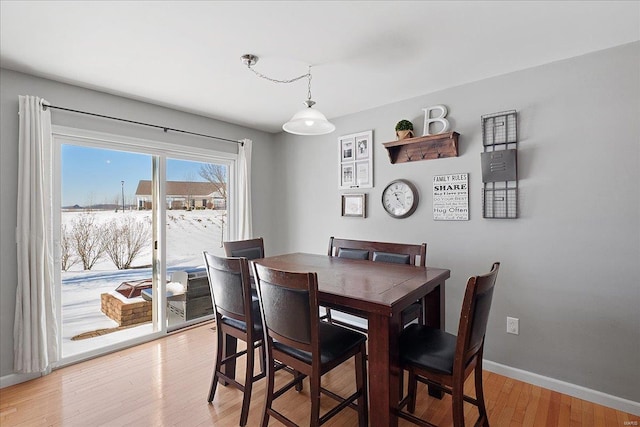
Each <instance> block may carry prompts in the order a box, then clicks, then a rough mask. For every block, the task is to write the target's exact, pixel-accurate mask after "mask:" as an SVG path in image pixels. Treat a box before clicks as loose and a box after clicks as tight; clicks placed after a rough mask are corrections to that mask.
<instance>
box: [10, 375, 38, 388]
mask: <svg viewBox="0 0 640 427" xmlns="http://www.w3.org/2000/svg"><path fill="white" fill-rule="evenodd" d="M41 376H42V373H40V372H36V373H34V374H9V375H5V376H3V377H0V388H5V387H9V386H11V385H15V384H20V383H23V382H25V381H29V380H33V379H36V378H40V377H41Z"/></svg>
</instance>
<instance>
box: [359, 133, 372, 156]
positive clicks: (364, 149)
mask: <svg viewBox="0 0 640 427" xmlns="http://www.w3.org/2000/svg"><path fill="white" fill-rule="evenodd" d="M370 143H371V138H368V137H366V136H360V137H357V138H356V160H363V159H368V158H369V144H370Z"/></svg>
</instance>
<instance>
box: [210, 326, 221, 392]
mask: <svg viewBox="0 0 640 427" xmlns="http://www.w3.org/2000/svg"><path fill="white" fill-rule="evenodd" d="M217 335H218V344H217V345H216V347H217V349H216V360H215V363H214V365H213V366H214V367H213V378H212V379H211V388H210V389H209V398H208V399H207V401H208V402H209V403H211V402H213V398H214V396H215V394H216V387H217V386H218V372H220V370H221V369H222V355H223V350H224V348H223V347H224V346H223V344H222V343H223V342H224V337H223V335H224V334H222V332H220V330H218V334H217Z"/></svg>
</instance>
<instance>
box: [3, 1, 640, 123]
mask: <svg viewBox="0 0 640 427" xmlns="http://www.w3.org/2000/svg"><path fill="white" fill-rule="evenodd" d="M639 39H640V2H639V1H512V2H507V1H413V2H403V1H256V2H245V1H228V2H227V1H159V2H153V1H105V2H101V1H44V2H40V1H4V0H2V1H0V65H1V66H2V67H4V68H8V69H12V70H17V71H22V72H26V73H29V74H34V75H37V76H42V77H47V78H50V79H53V80H58V81H62V82H67V83H71V84H74V85H78V86H82V87H87V88H92V89H97V90H100V91H104V92H108V93H112V94H117V95H122V96H126V97H129V98H133V99H138V100H143V101H146V102H150V103H153V104H157V105H162V106H166V107H172V108H175V109H179V110H183V111H187V112H191V113H196V114H200V115H204V116H207V117H212V118H216V119H220V120H224V121H228V122H231V123H236V124H240V125H244V126H248V127H251V128H255V129H261V130H264V131H267V132H274V133H275V132H280V131H281V126H282V124H283V123H284V122H286V121H287V120H288V119H289V118H290V117H291V116H292V115H293V113H294V112H296V111H297V110H299V109H301V108H303V104H302V102H303V101H304V100H305V99H306V97H307V81H306V79H303V80H300V81H297V82H295V83H291V84H276V83H272V82H270V81H267V80H264V79H260V78H258V77H256V76H255V75H254V74H253V73H251V72H250V71H249V70H247V69H246V67H245V66H244V65H243V64H242V62H241V60H240V56H241V55H243V54H246V53H253V54H255V55H257V56H259V58H260V60H259V62H258V63H257V65H256V66H255V67H254V68H255V69H256V70H257V71H259V72H261V73H263V74H265V75H267V76H269V77H273V78H276V79H280V80H284V79H290V78H292V77H297V76H299V75H302V74H305V73H306V72H307V67H308V66H309V65H311V66H312V69H311V70H312V75H313V79H312V87H311V89H312V97H313V99H314V100H315V101H316V102H317V105H316V108H317V109H318V110H320V111H322V112H323V113H324V114H325V115H326V116H327V117H328V118H329V119H331V118H335V117H340V116H344V115H348V114H351V113H355V112H359V111H363V110H367V109H370V108H374V107H377V106H380V105H385V104H389V103H392V102H396V101H401V100H404V99H408V98H412V97H415V96H419V95H424V94H427V93H431V92H434V91H438V90H441V89H445V88H449V87H453V86H458V85H461V84H464V83H468V82H473V81H478V80H482V79H485V78H488V77H492V76H496V75H500V74H505V73H509V72H512V71H516V70H521V69H525V68H529V67H533V66H536V65H540V64H544V63H548V62H552V61H557V60H561V59H564V58H570V57H573V56H577V55H582V54H585V53H588V52H592V51H596V50H601V49H606V48H609V47H612V46H617V45H620V44H624V43H629V42H632V41H636V40H639ZM32 95H38V94H32ZM49 101H51V102H52V103H54V104H55V102H56V101H55V99H50V100H49ZM442 102H443V103H446V100H442ZM64 106H65V107H69V108H74V107H75V106H73V105H64ZM94 112H96V113H100V111H94Z"/></svg>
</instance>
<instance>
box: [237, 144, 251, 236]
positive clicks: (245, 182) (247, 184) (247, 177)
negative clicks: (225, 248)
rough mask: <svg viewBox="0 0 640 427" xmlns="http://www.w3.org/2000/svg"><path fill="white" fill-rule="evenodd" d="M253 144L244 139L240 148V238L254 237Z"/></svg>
mask: <svg viewBox="0 0 640 427" xmlns="http://www.w3.org/2000/svg"><path fill="white" fill-rule="evenodd" d="M251 144H252V141H251V140H250V139H243V140H242V143H241V144H240V149H239V150H238V211H239V215H238V222H239V224H238V239H240V240H245V239H251V238H252V237H253V226H252V218H251Z"/></svg>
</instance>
